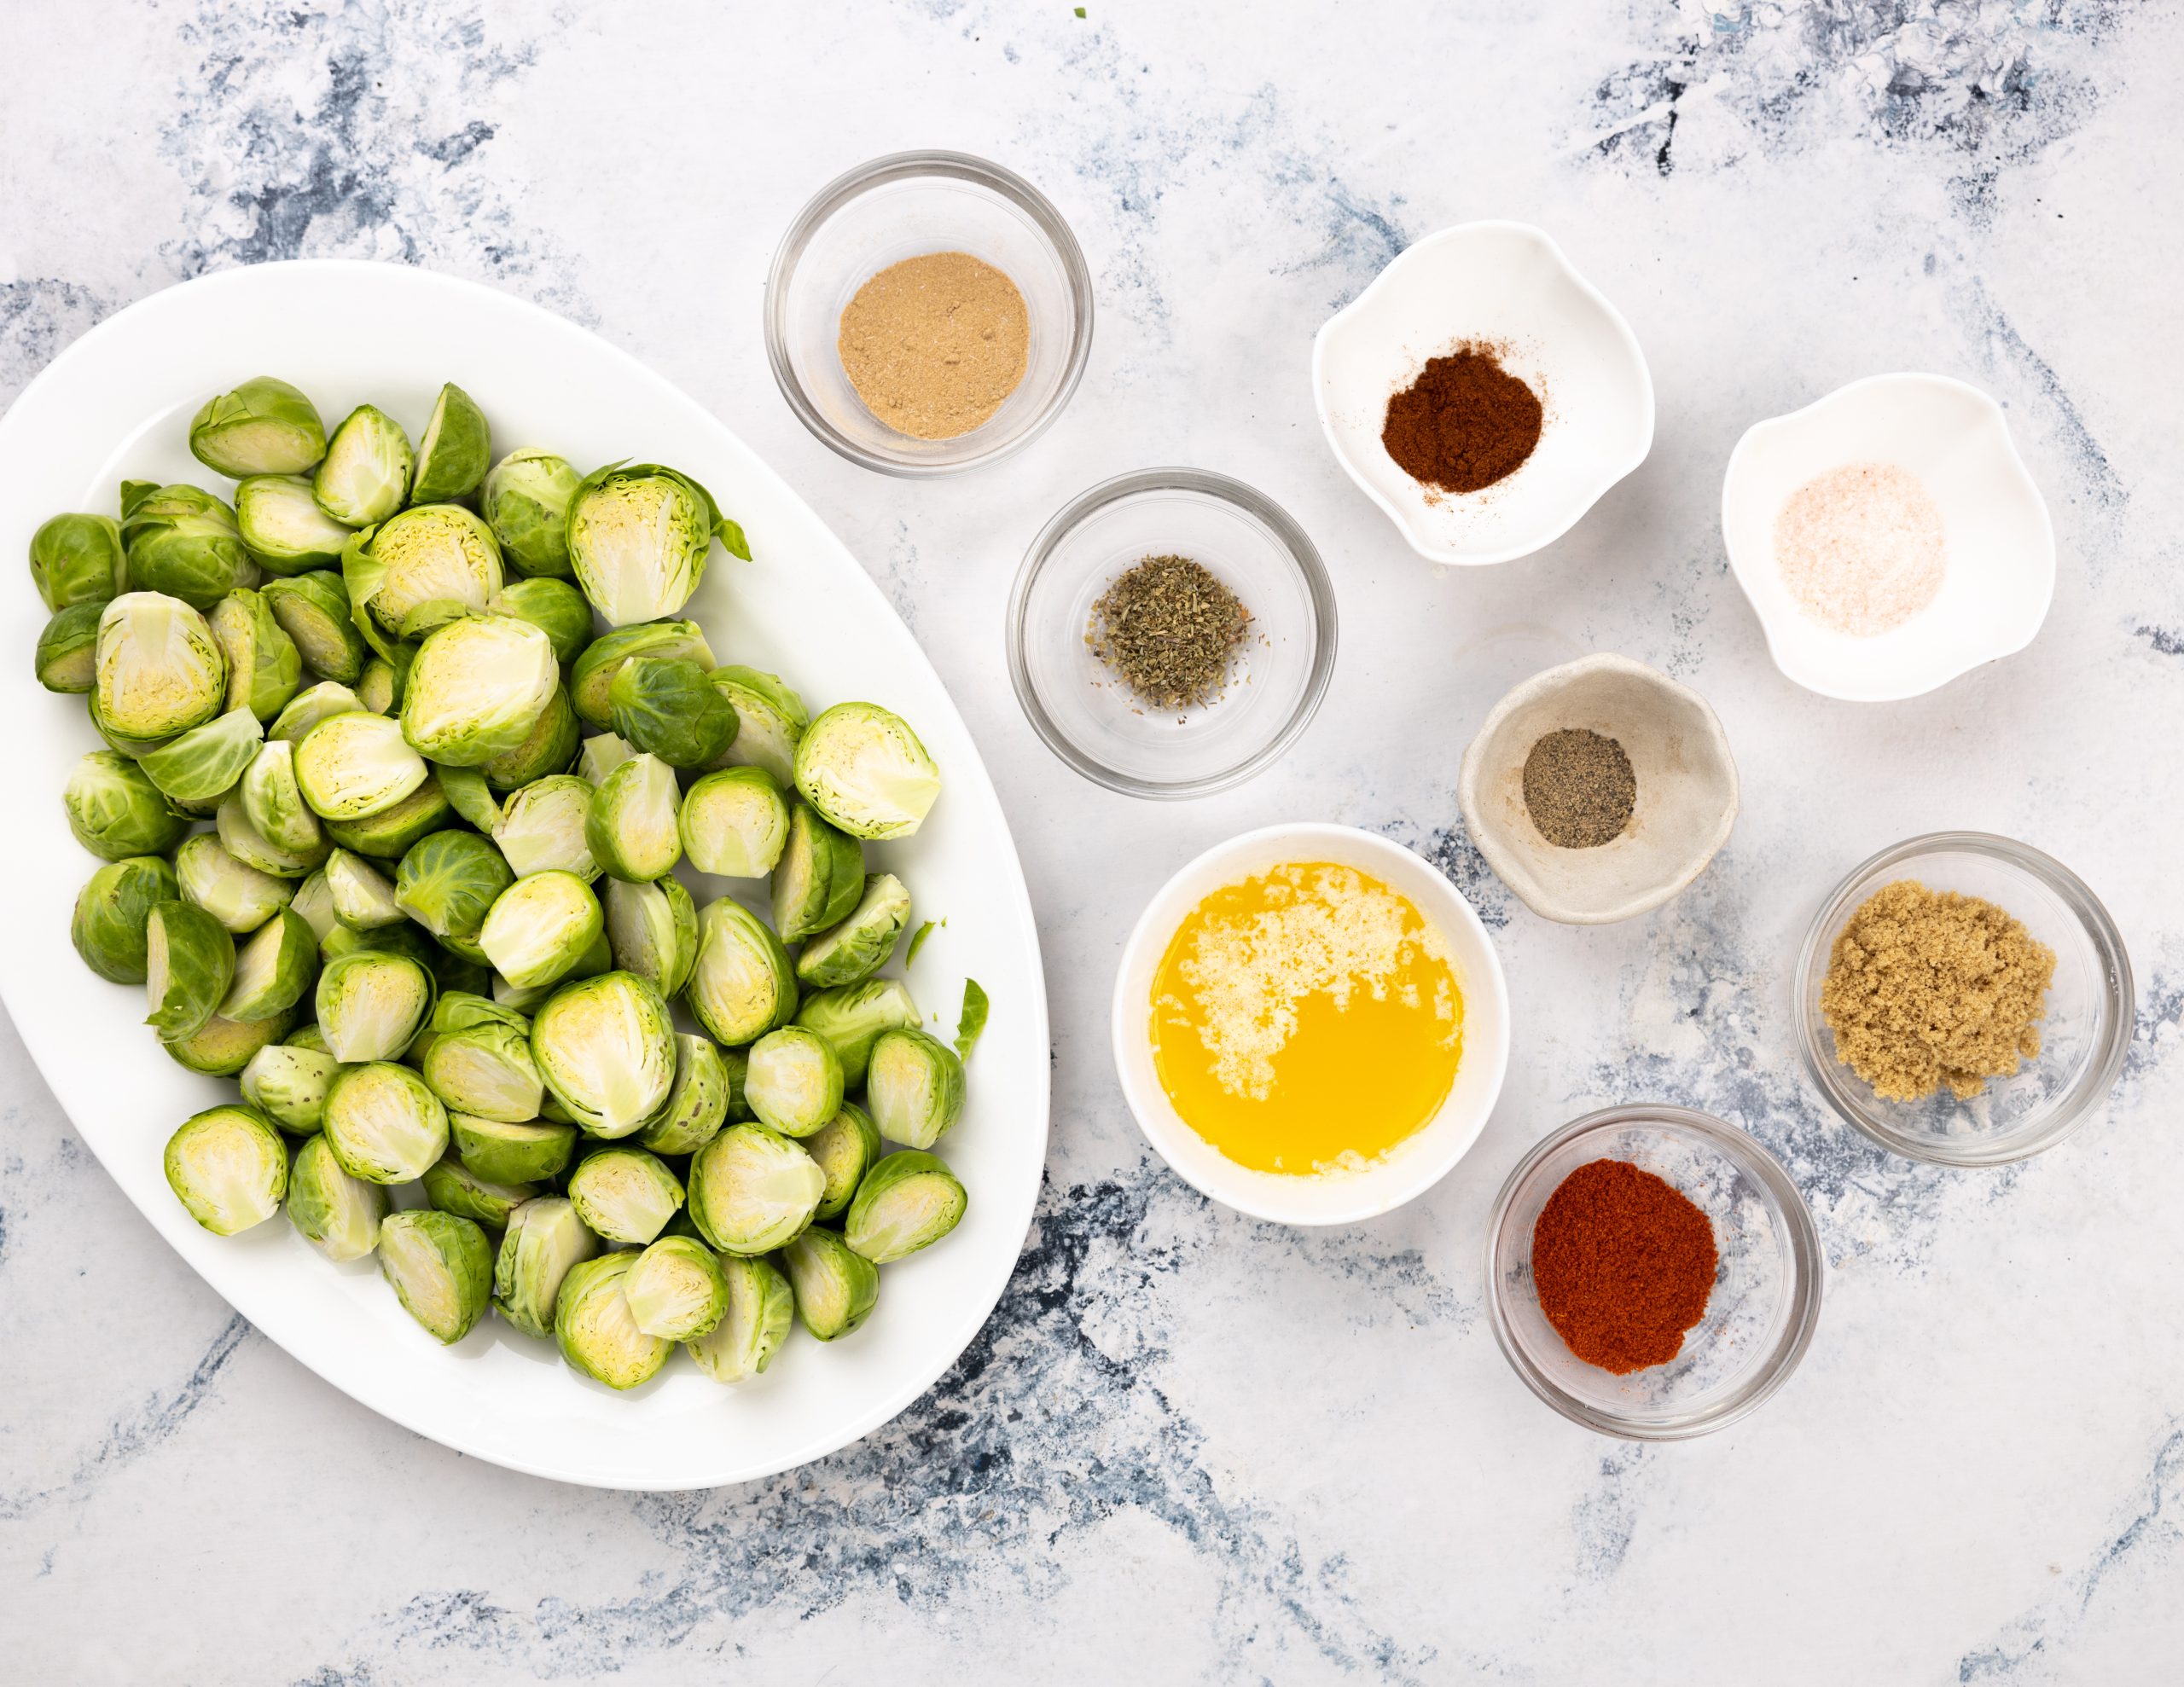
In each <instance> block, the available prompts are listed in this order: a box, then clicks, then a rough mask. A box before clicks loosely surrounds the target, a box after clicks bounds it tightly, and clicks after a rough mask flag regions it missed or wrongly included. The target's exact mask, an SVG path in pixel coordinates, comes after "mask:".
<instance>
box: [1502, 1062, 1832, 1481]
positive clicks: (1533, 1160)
mask: <svg viewBox="0 0 2184 1687" xmlns="http://www.w3.org/2000/svg"><path fill="white" fill-rule="evenodd" d="M1637 1124H1665V1125H1673V1126H1676V1127H1677V1128H1681V1129H1684V1130H1689V1131H1692V1132H1695V1133H1697V1134H1699V1135H1700V1136H1702V1137H1705V1139H1708V1140H1709V1141H1710V1142H1711V1143H1713V1144H1714V1145H1716V1147H1718V1148H1720V1149H1721V1150H1722V1151H1723V1152H1724V1153H1725V1154H1727V1155H1728V1156H1729V1157H1731V1158H1732V1159H1734V1160H1735V1161H1737V1162H1738V1163H1739V1164H1740V1165H1741V1166H1743V1167H1744V1168H1745V1169H1746V1170H1748V1171H1750V1172H1751V1174H1753V1175H1754V1176H1755V1177H1756V1178H1757V1180H1759V1182H1760V1183H1761V1184H1762V1185H1763V1186H1764V1187H1765V1188H1766V1190H1767V1191H1768V1193H1769V1195H1771V1196H1773V1197H1774V1199H1775V1206H1776V1207H1777V1209H1780V1212H1781V1214H1782V1215H1783V1217H1784V1219H1785V1220H1786V1222H1787V1224H1788V1226H1789V1235H1790V1258H1791V1266H1792V1296H1793V1297H1794V1304H1793V1306H1792V1308H1791V1315H1790V1319H1789V1322H1788V1323H1787V1324H1786V1325H1785V1327H1784V1329H1783V1332H1782V1336H1781V1339H1780V1341H1779V1342H1777V1343H1776V1345H1775V1351H1774V1352H1773V1353H1772V1354H1769V1357H1768V1359H1767V1362H1766V1363H1765V1364H1764V1365H1762V1366H1761V1367H1760V1368H1759V1369H1758V1370H1757V1371H1755V1372H1754V1373H1753V1375H1752V1377H1751V1379H1750V1380H1749V1381H1748V1382H1746V1383H1745V1385H1744V1386H1743V1387H1742V1388H1739V1389H1738V1390H1737V1391H1736V1392H1735V1393H1734V1394H1731V1395H1729V1396H1728V1397H1727V1398H1726V1399H1724V1400H1719V1401H1716V1403H1715V1404H1714V1405H1712V1406H1708V1407H1706V1408H1705V1409H1704V1410H1703V1411H1699V1412H1684V1413H1681V1414H1678V1415H1677V1416H1675V1417H1666V1418H1662V1419H1658V1420H1638V1419H1634V1418H1630V1417H1624V1416H1623V1415H1622V1414H1620V1413H1618V1412H1606V1411H1603V1410H1601V1409H1600V1407H1598V1406H1593V1405H1591V1404H1590V1403H1589V1402H1588V1401H1585V1400H1579V1399H1578V1398H1577V1396H1576V1395H1574V1394H1570V1393H1569V1392H1568V1391H1567V1390H1565V1388H1562V1387H1561V1385H1560V1384H1559V1383H1556V1382H1555V1380H1554V1377H1551V1376H1550V1375H1548V1373H1547V1372H1546V1371H1542V1370H1541V1369H1540V1368H1539V1366H1537V1365H1535V1364H1534V1363H1533V1362H1532V1359H1531V1355H1530V1354H1527V1353H1525V1350H1524V1346H1523V1344H1522V1343H1521V1342H1519V1341H1518V1340H1517V1337H1516V1332H1515V1330H1513V1328H1512V1327H1511V1325H1510V1320H1509V1313H1508V1309H1507V1307H1505V1306H1504V1305H1503V1304H1502V1276H1501V1272H1500V1269H1499V1267H1497V1265H1496V1258H1497V1256H1498V1255H1499V1254H1500V1252H1501V1245H1502V1232H1503V1230H1504V1229H1506V1228H1507V1226H1508V1222H1509V1212H1510V1209H1511V1208H1513V1206H1514V1205H1515V1204H1516V1199H1517V1192H1518V1191H1519V1190H1521V1189H1522V1188H1523V1187H1524V1186H1525V1184H1526V1183H1527V1182H1528V1181H1529V1180H1531V1175H1532V1174H1533V1173H1534V1172H1535V1171H1536V1170H1537V1169H1538V1168H1539V1165H1540V1163H1541V1162H1542V1161H1544V1160H1545V1159H1546V1158H1547V1157H1548V1156H1549V1155H1550V1154H1552V1153H1554V1151H1556V1150H1557V1149H1559V1148H1561V1147H1563V1146H1564V1145H1566V1144H1568V1143H1571V1142H1573V1141H1576V1140H1577V1139H1579V1138H1581V1137H1585V1136H1591V1135H1595V1134H1600V1133H1606V1132H1609V1131H1613V1130H1619V1129H1621V1128H1623V1126H1625V1125H1637ZM1825 1276H1826V1272H1825V1268H1824V1264H1823V1258H1822V1255H1821V1246H1820V1227H1819V1226H1818V1225H1816V1224H1815V1223H1814V1222H1813V1216H1812V1209H1811V1208H1809V1207H1808V1206H1807V1205H1806V1204H1805V1197H1804V1195H1803V1194H1801V1193H1800V1192H1799V1191H1798V1186H1797V1185H1796V1184H1795V1183H1793V1182H1792V1180H1791V1179H1790V1174H1788V1173H1787V1172H1786V1171H1785V1170H1783V1168H1782V1162H1780V1161H1779V1160H1777V1159H1776V1158H1775V1156H1774V1155H1773V1154H1772V1153H1771V1152H1769V1150H1768V1148H1767V1147H1766V1145H1764V1144H1763V1143H1762V1142H1761V1141H1760V1140H1759V1139H1758V1138H1757V1137H1755V1136H1753V1135H1752V1134H1751V1132H1749V1131H1744V1130H1739V1129H1738V1128H1736V1127H1735V1126H1734V1125H1732V1124H1728V1123H1727V1122H1724V1121H1722V1120H1721V1119H1717V1118H1716V1117H1715V1116H1713V1115H1712V1114H1711V1113H1701V1112H1699V1111H1697V1110H1695V1109H1693V1108H1689V1107H1673V1106H1669V1105H1666V1104H1661V1105H1654V1104H1647V1103H1644V1102H1632V1103H1627V1104H1623V1105H1620V1106H1616V1107H1603V1108H1601V1109H1600V1110H1598V1111H1597V1112H1593V1113H1588V1114H1586V1115H1585V1116H1583V1117H1582V1118H1577V1119H1572V1120H1571V1122H1569V1123H1568V1124H1566V1125H1565V1126H1563V1127H1562V1128H1560V1130H1555V1131H1551V1132H1549V1133H1548V1134H1547V1135H1546V1136H1545V1137H1543V1138H1542V1139H1540V1140H1539V1141H1538V1142H1536V1143H1535V1144H1533V1145H1532V1148H1531V1152H1529V1153H1528V1154H1526V1155H1525V1157H1524V1158H1523V1159H1521V1160H1519V1161H1518V1162H1517V1164H1516V1168H1515V1169H1514V1170H1513V1171H1512V1172H1511V1173H1510V1174H1509V1176H1508V1179H1507V1181H1506V1182H1504V1183H1503V1184H1502V1192H1501V1193H1500V1194H1499V1195H1498V1196H1496V1197H1495V1201H1494V1212H1493V1215H1492V1216H1491V1217H1490V1219H1489V1220H1487V1225H1486V1309H1487V1316H1488V1319H1489V1321H1490V1323H1491V1324H1492V1325H1493V1326H1494V1340H1495V1342H1496V1345H1498V1346H1499V1347H1500V1348H1501V1349H1502V1357H1503V1358H1504V1359H1507V1360H1508V1361H1509V1365H1510V1368H1511V1369H1512V1370H1513V1371H1515V1372H1516V1373H1517V1375H1518V1376H1519V1377H1520V1378H1522V1379H1523V1381H1524V1383H1525V1387H1526V1388H1530V1389H1531V1391H1532V1392H1533V1393H1534V1394H1537V1395H1538V1396H1539V1397H1540V1399H1542V1400H1545V1401H1546V1402H1547V1403H1548V1405H1549V1406H1553V1407H1554V1409H1555V1410H1556V1411H1557V1412H1560V1413H1561V1414H1562V1415H1563V1416H1564V1417H1567V1418H1568V1419H1569V1420H1570V1421H1571V1423H1580V1424H1583V1426H1584V1427H1585V1428H1586V1429H1592V1430H1594V1431H1596V1432H1598V1433H1599V1434H1600V1435H1613V1436H1616V1437H1618V1439H1620V1440H1623V1441H1688V1440H1690V1439H1692V1438H1693V1436H1696V1435H1710V1434H1711V1433H1712V1432H1713V1431H1714V1430H1716V1429H1725V1428H1727V1427H1728V1425H1729V1424H1731V1423H1736V1422H1737V1421H1738V1420H1739V1419H1740V1418H1743V1417H1749V1416H1750V1415H1751V1413H1752V1412H1757V1410H1758V1409H1759V1408H1760V1406H1763V1405H1764V1404H1765V1403H1766V1402H1767V1401H1768V1400H1770V1399H1772V1398H1773V1397H1774V1395H1775V1393H1776V1392H1777V1391H1778V1390H1779V1389H1780V1388H1781V1386H1782V1385H1783V1384H1784V1383H1786V1382H1788V1381H1789V1380H1790V1377H1791V1374H1792V1372H1794V1371H1796V1370H1797V1368H1798V1363H1799V1361H1801V1360H1802V1359H1804V1356H1805V1350H1806V1348H1809V1347H1810V1346H1811V1345H1812V1337H1813V1331H1814V1330H1815V1329H1816V1328H1818V1326H1819V1324H1820V1302H1821V1285H1822V1279H1823V1278H1824V1277H1825Z"/></svg>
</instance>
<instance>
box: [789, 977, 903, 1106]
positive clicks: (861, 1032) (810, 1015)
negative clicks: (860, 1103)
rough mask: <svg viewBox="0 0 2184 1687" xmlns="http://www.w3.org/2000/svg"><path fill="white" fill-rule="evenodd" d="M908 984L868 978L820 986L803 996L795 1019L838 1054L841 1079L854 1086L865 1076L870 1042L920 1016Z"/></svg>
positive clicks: (870, 1055)
mask: <svg viewBox="0 0 2184 1687" xmlns="http://www.w3.org/2000/svg"><path fill="white" fill-rule="evenodd" d="M924 1017H925V1016H924V1015H923V1014H921V1012H919V1011H918V1005H917V1003H916V1002H915V1000H913V999H912V998H911V995H910V988H909V985H907V984H905V983H903V982H902V980H900V979H899V978H868V979H867V980H865V982H864V983H862V984H845V985H844V986H842V987H841V988H839V989H833V990H821V991H819V992H818V993H816V994H813V995H810V996H807V997H805V998H804V1005H803V1006H801V1007H799V1009H798V1010H797V1012H796V1023H798V1024H799V1025H802V1026H804V1028H805V1029H809V1030H813V1031H816V1032H818V1034H819V1035H821V1036H822V1037H824V1038H826V1040H827V1041H828V1042H829V1043H832V1044H833V1045H834V1052H835V1053H836V1054H838V1055H839V1056H840V1057H841V1062H842V1081H843V1082H844V1083H845V1084H846V1085H847V1086H848V1087H850V1088H851V1089H855V1088H856V1087H857V1086H858V1085H859V1084H861V1083H863V1082H864V1081H865V1070H866V1067H867V1066H868V1064H870V1061H871V1058H872V1046H873V1044H874V1043H875V1042H877V1041H879V1039H880V1035H881V1034H882V1033H883V1032H886V1031H892V1030H893V1029H896V1028H897V1027H898V1026H915V1025H918V1024H921V1023H923V1021H924Z"/></svg>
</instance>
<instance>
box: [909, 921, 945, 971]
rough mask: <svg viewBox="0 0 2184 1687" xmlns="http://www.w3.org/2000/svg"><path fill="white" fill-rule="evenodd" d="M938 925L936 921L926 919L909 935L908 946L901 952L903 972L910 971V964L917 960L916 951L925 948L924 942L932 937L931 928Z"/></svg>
mask: <svg viewBox="0 0 2184 1687" xmlns="http://www.w3.org/2000/svg"><path fill="white" fill-rule="evenodd" d="M939 923H940V922H939V921H938V920H937V919H928V920H927V921H926V923H925V924H924V925H921V926H919V927H918V929H917V930H915V931H913V932H911V933H910V946H909V948H907V949H904V950H903V971H905V972H908V971H909V970H910V963H911V962H912V961H914V960H915V959H917V958H918V951H919V950H920V949H921V948H924V947H925V940H926V938H928V937H930V936H932V929H933V927H934V926H936V925H939Z"/></svg>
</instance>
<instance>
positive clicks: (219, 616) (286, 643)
mask: <svg viewBox="0 0 2184 1687" xmlns="http://www.w3.org/2000/svg"><path fill="white" fill-rule="evenodd" d="M206 624H207V625H208V626H210V627H211V628H212V636H213V637H214V638H216V639H218V641H220V653H221V654H222V655H223V656H224V657H226V658H227V660H228V708H229V710H231V711H232V710H237V709H247V710H249V711H250V712H251V713H252V714H253V715H254V716H257V717H258V719H259V720H261V721H270V720H272V719H274V718H275V717H276V716H278V715H279V714H280V712H281V711H282V709H284V708H286V707H287V706H288V701H289V699H291V698H293V697H294V696H295V694H296V689H297V687H299V686H300V685H301V684H302V683H303V673H304V659H303V657H302V655H301V654H300V653H299V652H298V651H297V649H296V641H294V640H293V639H292V638H290V637H289V636H288V633H287V632H286V631H285V630H284V629H282V625H281V623H280V622H279V621H277V620H276V619H275V618H274V615H273V608H272V606H271V605H270V604H269V603H267V602H266V600H265V594H264V593H263V592H254V591H251V590H249V589H247V588H243V589H241V590H237V591H232V592H229V594H227V596H225V597H224V598H222V599H221V600H219V602H218V603H216V604H214V605H213V606H212V613H211V614H210V615H209V616H207V617H206Z"/></svg>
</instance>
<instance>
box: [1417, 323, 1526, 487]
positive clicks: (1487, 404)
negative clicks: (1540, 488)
mask: <svg viewBox="0 0 2184 1687" xmlns="http://www.w3.org/2000/svg"><path fill="white" fill-rule="evenodd" d="M1545 416H1546V412H1545V411H1544V410H1543V409H1542V408H1541V406H1540V402H1539V395H1538V394H1536V393H1535V392H1534V391H1532V390H1531V388H1530V387H1529V386H1525V384H1524V382H1522V381H1521V380H1518V379H1517V378H1516V376H1514V375H1513V374H1510V373H1509V372H1508V371H1507V369H1505V368H1502V364H1501V361H1500V359H1498V358H1497V357H1496V356H1495V355H1494V349H1493V348H1492V347H1491V346H1488V345H1474V344H1471V343H1468V342H1467V343H1466V344H1464V345H1458V346H1456V347H1455V348H1453V349H1452V350H1451V351H1449V353H1448V354H1447V355H1446V356H1445V357H1429V358H1428V359H1426V367H1425V368H1422V369H1420V371H1419V372H1418V379H1417V380H1414V381H1413V382H1412V383H1411V384H1410V385H1409V386H1407V387H1405V388H1404V389H1403V391H1400V392H1398V393H1397V394H1396V395H1395V397H1392V398H1391V399H1389V400H1388V413H1387V418H1386V420H1385V421H1384V422H1383V423H1382V425H1381V427H1380V443H1381V444H1383V445H1384V446H1385V447H1386V448H1387V452H1388V455H1390V456H1391V457H1393V458H1394V459H1395V460H1396V467H1397V468H1400V469H1401V470H1402V471H1403V472H1404V473H1405V474H1407V475H1409V476H1410V478H1412V479H1414V480H1417V481H1420V482H1423V483H1424V484H1426V485H1428V486H1435V487H1438V488H1439V489H1440V490H1442V491H1443V492H1477V491H1480V490H1484V488H1486V487H1489V486H1491V485H1492V484H1494V483H1495V482H1496V481H1497V480H1501V479H1503V478H1506V477H1507V476H1509V475H1512V474H1514V473H1515V472H1517V471H1518V470H1519V468H1521V467H1523V466H1524V462H1525V458H1527V457H1529V456H1531V454H1532V448H1533V447H1534V446H1536V445H1537V444H1538V443H1539V431H1540V427H1541V425H1542V421H1543V420H1544V419H1545Z"/></svg>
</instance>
